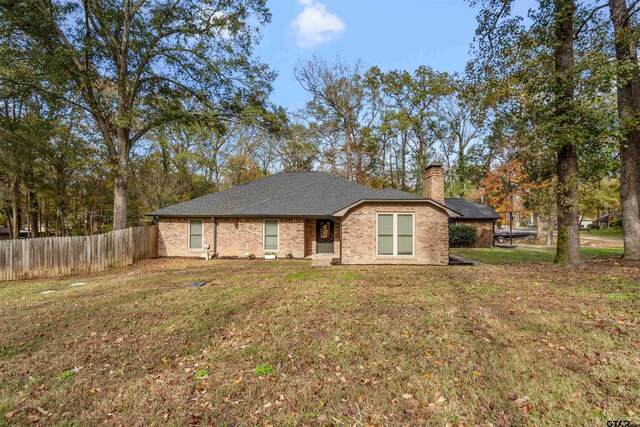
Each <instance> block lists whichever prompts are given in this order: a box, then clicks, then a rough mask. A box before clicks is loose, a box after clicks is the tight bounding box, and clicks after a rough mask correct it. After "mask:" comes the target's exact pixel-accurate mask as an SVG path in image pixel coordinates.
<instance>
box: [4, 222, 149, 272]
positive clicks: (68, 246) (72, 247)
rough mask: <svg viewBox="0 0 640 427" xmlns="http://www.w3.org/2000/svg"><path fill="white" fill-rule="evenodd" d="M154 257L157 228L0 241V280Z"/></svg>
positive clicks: (94, 269)
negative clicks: (92, 234)
mask: <svg viewBox="0 0 640 427" xmlns="http://www.w3.org/2000/svg"><path fill="white" fill-rule="evenodd" d="M157 256H158V228H157V227H156V226H147V227H133V228H127V229H125V230H117V231H112V232H110V233H106V234H96V235H94V236H78V237H42V238H37V239H23V240H3V241H0V281H2V280H20V279H34V278H40V277H59V276H70V275H73V274H83V273H96V272H99V271H104V270H108V269H109V268H113V267H122V266H125V265H131V264H133V263H134V262H136V261H139V260H142V259H146V258H155V257H157Z"/></svg>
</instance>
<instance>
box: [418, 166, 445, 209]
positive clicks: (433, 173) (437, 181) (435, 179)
mask: <svg viewBox="0 0 640 427" xmlns="http://www.w3.org/2000/svg"><path fill="white" fill-rule="evenodd" d="M422 191H423V192H424V197H428V198H430V199H433V200H435V201H436V202H439V203H442V204H444V166H443V165H442V164H441V163H433V164H431V165H429V166H427V168H426V169H425V170H424V174H423V175H422Z"/></svg>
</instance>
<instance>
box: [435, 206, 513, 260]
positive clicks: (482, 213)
mask: <svg viewBox="0 0 640 427" xmlns="http://www.w3.org/2000/svg"><path fill="white" fill-rule="evenodd" d="M444 202H445V205H446V206H447V207H448V208H449V209H452V210H454V211H456V212H458V213H459V214H460V216H459V217H456V218H451V224H464V225H471V226H473V227H476V229H477V230H478V240H477V241H476V244H475V245H474V247H477V248H490V247H491V246H493V235H494V233H495V227H496V221H497V220H499V219H501V218H502V217H501V216H500V214H498V213H497V212H496V211H495V209H493V208H491V207H489V206H486V205H481V204H479V203H474V202H470V201H469V200H467V199H458V198H455V199H454V198H452V199H444Z"/></svg>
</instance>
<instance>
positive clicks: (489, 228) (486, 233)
mask: <svg viewBox="0 0 640 427" xmlns="http://www.w3.org/2000/svg"><path fill="white" fill-rule="evenodd" d="M453 223H454V224H460V225H463V224H464V225H471V226H473V227H475V228H476V230H478V240H477V241H476V243H475V245H473V247H474V248H490V247H491V246H493V220H472V219H470V220H463V219H455V220H454V221H453Z"/></svg>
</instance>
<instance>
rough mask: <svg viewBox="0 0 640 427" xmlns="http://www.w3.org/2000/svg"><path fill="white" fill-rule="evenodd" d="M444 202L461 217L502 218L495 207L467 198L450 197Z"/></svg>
mask: <svg viewBox="0 0 640 427" xmlns="http://www.w3.org/2000/svg"><path fill="white" fill-rule="evenodd" d="M444 204H445V206H447V207H448V208H449V209H453V210H454V211H456V212H459V213H460V214H461V215H462V218H461V219H500V218H502V217H501V216H500V215H499V214H498V213H497V212H496V211H495V209H493V208H491V207H489V206H486V205H481V204H480V203H474V202H470V201H469V200H467V199H460V198H451V199H444Z"/></svg>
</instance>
